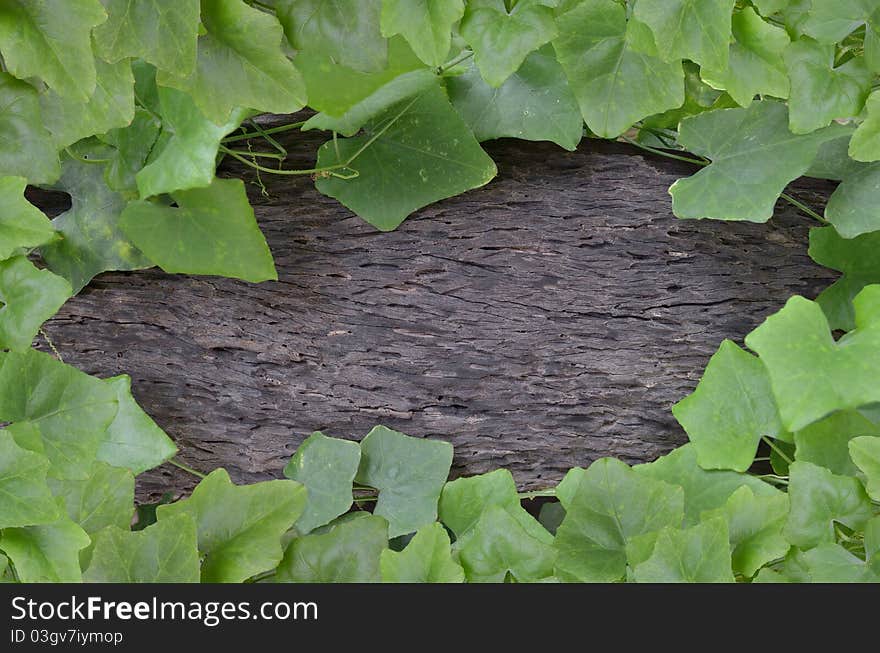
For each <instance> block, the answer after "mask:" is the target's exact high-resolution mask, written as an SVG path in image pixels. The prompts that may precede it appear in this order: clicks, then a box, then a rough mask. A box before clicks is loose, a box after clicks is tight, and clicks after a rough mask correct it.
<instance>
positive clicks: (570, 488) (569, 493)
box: [556, 467, 587, 510]
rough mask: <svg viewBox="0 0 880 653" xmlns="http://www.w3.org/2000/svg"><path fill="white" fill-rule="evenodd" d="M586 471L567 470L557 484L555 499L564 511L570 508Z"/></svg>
mask: <svg viewBox="0 0 880 653" xmlns="http://www.w3.org/2000/svg"><path fill="white" fill-rule="evenodd" d="M586 473H587V470H586V469H584V468H583V467H572V468H571V469H569V470H568V471H567V472H566V473H565V476H563V477H562V480H561V481H559V484H558V485H557V486H556V498H557V499H559V503H561V504H562V507H563V508H565V510H568V509H569V508H571V504H572V502H573V501H574V497H575V495H576V494H577V491H578V487H579V486H580V484H581V480H582V479H583V478H584V475H585V474H586Z"/></svg>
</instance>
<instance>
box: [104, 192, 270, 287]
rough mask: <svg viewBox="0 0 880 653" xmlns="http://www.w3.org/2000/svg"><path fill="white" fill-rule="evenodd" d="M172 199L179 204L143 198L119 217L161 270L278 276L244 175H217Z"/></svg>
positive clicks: (256, 278) (260, 278)
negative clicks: (249, 199)
mask: <svg viewBox="0 0 880 653" xmlns="http://www.w3.org/2000/svg"><path fill="white" fill-rule="evenodd" d="M171 197H172V198H173V199H174V201H175V202H177V207H176V208H175V207H170V206H162V205H161V204H158V203H154V202H150V201H147V200H141V201H137V202H131V203H130V204H129V205H128V206H127V207H126V208H125V210H124V211H123V212H122V215H121V216H120V219H119V226H120V228H121V229H122V231H123V233H125V235H126V236H128V237H129V238H130V239H131V241H132V242H133V243H134V244H135V246H137V247H138V248H139V249H140V250H142V251H143V252H144V253H145V254H146V255H147V257H149V259H150V260H151V261H154V262H155V263H156V264H157V265H158V266H159V267H160V268H162V269H163V270H165V271H166V272H180V273H184V274H214V275H222V276H226V277H233V278H236V279H244V280H245V281H251V282H254V283H256V282H259V281H266V280H269V279H277V278H278V274H277V273H276V272H275V264H274V263H273V261H272V253H271V252H270V251H269V246H268V245H267V244H266V239H265V238H264V237H263V234H262V232H261V231H260V228H259V226H257V221H256V218H255V217H254V210H253V208H252V207H251V205H250V203H249V202H248V198H247V193H245V189H244V183H243V182H242V181H241V180H240V179H215V180H214V181H213V182H212V183H211V185H210V186H208V187H207V188H194V189H192V190H180V191H177V192H175V193H172V195H171Z"/></svg>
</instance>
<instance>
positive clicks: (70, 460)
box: [0, 349, 117, 479]
mask: <svg viewBox="0 0 880 653" xmlns="http://www.w3.org/2000/svg"><path fill="white" fill-rule="evenodd" d="M0 387H2V388H5V391H4V392H3V393H0V421H5V422H23V421H27V422H29V423H30V425H31V426H33V427H34V428H35V429H37V431H38V432H39V442H40V446H41V449H42V450H43V451H45V454H46V457H47V458H48V459H49V462H50V463H51V468H50V475H51V476H53V477H54V478H79V479H83V478H87V477H88V474H89V472H90V471H91V466H92V462H93V461H94V460H95V456H96V454H97V451H98V446H99V444H100V441H101V437H102V436H103V434H104V432H105V431H106V430H107V427H108V426H109V425H110V423H111V422H112V421H113V418H114V417H115V416H116V409H117V402H116V393H115V392H114V391H113V388H111V387H110V386H108V385H107V384H106V383H104V382H103V381H102V380H101V379H97V378H95V377H92V376H89V375H87V374H84V373H82V372H80V371H79V370H78V369H76V368H74V367H71V366H70V365H65V364H64V363H61V362H60V361H57V360H55V359H54V358H52V357H51V356H49V355H48V354H44V353H42V352H39V351H37V350H35V349H28V350H27V351H26V352H22V353H15V352H11V353H7V354H0Z"/></svg>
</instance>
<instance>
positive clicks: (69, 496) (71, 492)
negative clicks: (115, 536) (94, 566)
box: [49, 461, 134, 535]
mask: <svg viewBox="0 0 880 653" xmlns="http://www.w3.org/2000/svg"><path fill="white" fill-rule="evenodd" d="M49 487H51V488H52V492H53V493H54V494H55V496H57V497H60V498H61V499H62V500H63V502H64V506H65V508H66V509H67V515H68V516H69V517H70V518H71V519H72V520H73V521H74V522H76V523H77V524H79V525H80V526H81V527H82V528H83V530H84V531H85V532H86V533H88V534H90V535H91V534H93V533H97V532H98V531H100V530H102V529H104V528H106V527H108V526H115V527H116V528H121V529H127V528H128V527H129V525H130V524H131V517H132V515H133V514H134V476H133V475H132V473H131V472H130V471H129V470H127V469H119V468H118V467H111V466H110V465H108V464H106V463H102V462H97V461H96V462H95V464H94V466H93V467H92V470H91V472H90V473H89V476H88V478H86V479H82V480H73V481H71V480H67V481H63V480H58V479H49Z"/></svg>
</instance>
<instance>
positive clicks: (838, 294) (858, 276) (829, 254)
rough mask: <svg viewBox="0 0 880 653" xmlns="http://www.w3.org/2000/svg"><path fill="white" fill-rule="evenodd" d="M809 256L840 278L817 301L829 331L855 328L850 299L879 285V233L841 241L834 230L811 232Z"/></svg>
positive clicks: (821, 229) (827, 228) (814, 230)
mask: <svg viewBox="0 0 880 653" xmlns="http://www.w3.org/2000/svg"><path fill="white" fill-rule="evenodd" d="M809 251H810V256H811V257H812V259H813V260H814V261H816V263H818V264H819V265H824V266H825V267H829V268H832V269H833V270H838V271H840V272H843V277H842V278H841V279H838V280H837V281H835V282H834V284H833V285H831V286H830V287H828V288H826V289H825V290H823V291H822V293H821V294H820V295H819V297H817V298H816V301H817V302H818V304H819V305H820V306H821V307H822V310H823V311H824V312H825V317H826V318H827V319H828V325H829V327H830V328H831V329H832V330H837V329H840V330H843V331H852V330H853V329H855V328H856V322H855V317H856V316H855V308H854V306H853V299H855V297H856V295H858V294H859V292H861V290H862V289H863V288H864V287H865V286H867V285H869V284H872V283H880V232H869V233H866V234H862V235H860V236H856V237H855V238H852V239H848V238H841V237H840V235H839V234H838V233H837V231H836V230H835V228H834V227H817V228H814V229H810V250H809Z"/></svg>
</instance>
